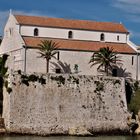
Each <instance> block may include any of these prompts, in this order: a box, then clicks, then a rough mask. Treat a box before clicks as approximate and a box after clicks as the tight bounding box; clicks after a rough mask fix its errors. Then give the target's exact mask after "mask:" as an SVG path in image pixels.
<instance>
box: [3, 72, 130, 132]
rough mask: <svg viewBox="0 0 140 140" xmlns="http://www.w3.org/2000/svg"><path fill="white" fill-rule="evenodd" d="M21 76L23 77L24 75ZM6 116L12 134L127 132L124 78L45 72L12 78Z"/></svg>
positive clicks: (8, 128) (5, 93)
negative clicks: (50, 73) (49, 73)
mask: <svg viewBox="0 0 140 140" xmlns="http://www.w3.org/2000/svg"><path fill="white" fill-rule="evenodd" d="M21 77H22V78H21ZM10 86H11V88H12V92H11V93H10V94H9V93H7V92H6V91H5V92H4V101H3V104H4V108H3V117H4V120H5V125H6V129H7V131H8V132H10V133H26V134H38V135H50V134H66V135H67V134H68V135H92V134H93V135H94V134H95V133H110V132H112V133H115V132H126V131H128V127H127V122H126V118H127V115H128V113H127V104H126V97H125V82H124V79H123V78H111V77H102V76H98V77H96V76H84V75H55V74H52V75H46V76H45V75H44V76H39V75H38V76H37V77H34V76H32V77H30V78H29V77H28V78H27V77H26V76H23V75H22V76H21V75H17V74H14V75H13V76H12V77H11V78H10Z"/></svg>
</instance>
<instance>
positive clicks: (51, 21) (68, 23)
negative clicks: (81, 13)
mask: <svg viewBox="0 0 140 140" xmlns="http://www.w3.org/2000/svg"><path fill="white" fill-rule="evenodd" d="M15 18H16V19H17V21H18V23H19V24H23V25H34V26H44V27H57V28H69V29H82V30H94V31H102V32H103V31H106V32H119V33H128V31H127V29H126V28H125V27H124V26H123V25H122V24H120V23H113V22H96V21H87V20H67V19H62V18H49V17H36V16H24V15H15Z"/></svg>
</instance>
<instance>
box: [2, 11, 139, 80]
mask: <svg viewBox="0 0 140 140" xmlns="http://www.w3.org/2000/svg"><path fill="white" fill-rule="evenodd" d="M42 40H53V41H54V42H56V43H58V46H59V48H58V53H57V55H56V58H57V59H51V62H50V67H49V71H50V73H78V74H81V75H100V74H101V73H100V72H98V71H97V66H94V67H92V68H91V67H90V64H89V61H90V58H91V56H92V54H93V53H94V52H96V51H98V50H99V49H100V48H102V47H109V48H112V49H113V51H114V52H115V53H117V55H118V56H120V58H121V60H122V65H120V66H119V67H116V68H114V69H113V70H114V72H115V76H120V77H131V78H133V79H137V80H138V79H140V68H139V65H138V64H139V63H140V57H139V53H138V52H137V49H136V47H137V46H136V45H135V44H134V43H132V42H131V41H130V40H129V32H128V30H127V29H126V28H125V27H124V25H123V24H121V23H113V22H96V21H87V20H69V19H62V18H50V17H37V16H27V15H13V14H12V13H10V14H9V18H8V20H7V23H6V25H5V28H4V36H3V40H2V43H1V46H0V54H4V53H8V54H9V59H8V66H9V69H10V70H11V71H16V70H22V71H23V72H25V73H34V72H38V73H45V72H46V61H45V60H44V59H43V58H39V56H40V55H39V53H38V52H39V50H38V48H39V47H38V44H39V43H40V41H42Z"/></svg>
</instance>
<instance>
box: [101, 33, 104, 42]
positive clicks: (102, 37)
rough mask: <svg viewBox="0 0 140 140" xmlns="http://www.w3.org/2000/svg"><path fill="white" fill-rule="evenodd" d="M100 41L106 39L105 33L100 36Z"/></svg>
mask: <svg viewBox="0 0 140 140" xmlns="http://www.w3.org/2000/svg"><path fill="white" fill-rule="evenodd" d="M100 41H105V35H104V34H103V33H102V34H101V36H100Z"/></svg>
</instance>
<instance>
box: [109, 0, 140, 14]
mask: <svg viewBox="0 0 140 140" xmlns="http://www.w3.org/2000/svg"><path fill="white" fill-rule="evenodd" d="M111 5H112V6H113V7H116V8H119V9H121V10H123V11H125V12H127V13H133V14H138V13H140V8H139V7H140V0H116V1H112V4H111Z"/></svg>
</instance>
